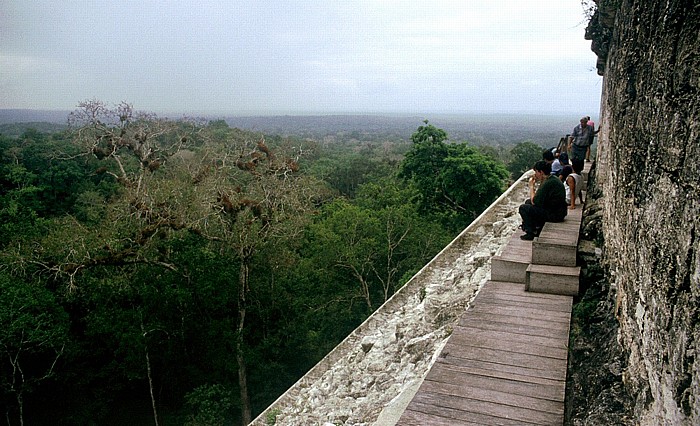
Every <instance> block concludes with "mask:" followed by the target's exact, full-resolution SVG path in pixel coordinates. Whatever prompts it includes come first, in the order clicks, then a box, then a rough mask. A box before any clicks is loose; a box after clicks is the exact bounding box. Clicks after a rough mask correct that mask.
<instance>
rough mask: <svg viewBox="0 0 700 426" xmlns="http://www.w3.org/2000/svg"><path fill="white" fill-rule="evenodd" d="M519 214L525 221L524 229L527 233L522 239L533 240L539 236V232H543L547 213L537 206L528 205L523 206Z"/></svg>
mask: <svg viewBox="0 0 700 426" xmlns="http://www.w3.org/2000/svg"><path fill="white" fill-rule="evenodd" d="M518 212H519V213H520V217H521V218H522V219H523V225H522V229H523V231H525V235H523V236H522V237H521V238H522V239H524V240H532V239H533V238H535V237H536V236H537V235H539V232H540V231H541V230H542V226H544V223H545V220H546V217H545V213H546V212H545V211H544V210H543V209H541V208H539V207H537V206H533V205H532V204H527V203H526V204H523V205H521V206H520V208H519V209H518Z"/></svg>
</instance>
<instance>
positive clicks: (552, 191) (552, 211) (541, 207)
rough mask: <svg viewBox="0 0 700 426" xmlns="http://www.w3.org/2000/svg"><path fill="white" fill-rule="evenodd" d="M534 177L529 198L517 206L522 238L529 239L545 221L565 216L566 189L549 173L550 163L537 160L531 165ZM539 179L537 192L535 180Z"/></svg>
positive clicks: (532, 237) (531, 181) (539, 229)
mask: <svg viewBox="0 0 700 426" xmlns="http://www.w3.org/2000/svg"><path fill="white" fill-rule="evenodd" d="M533 169H534V171H535V176H534V179H530V182H529V186H530V199H529V200H527V201H526V202H525V204H523V205H521V206H520V208H519V212H520V217H522V219H523V225H522V228H523V231H525V235H521V236H520V238H521V239H523V240H527V241H531V240H533V239H534V238H535V237H536V236H537V235H539V232H540V231H541V230H542V227H543V226H544V224H545V222H561V221H563V220H564V218H565V217H566V211H567V208H566V207H567V204H566V190H565V189H564V184H563V183H562V182H561V180H559V178H558V177H557V176H553V175H551V173H552V165H551V164H549V163H547V162H545V161H538V162H536V163H535V165H534V167H533ZM536 181H540V182H542V184H541V185H540V187H539V189H538V190H537V192H535V182H536Z"/></svg>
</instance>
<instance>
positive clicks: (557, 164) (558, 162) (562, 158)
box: [552, 152, 569, 176]
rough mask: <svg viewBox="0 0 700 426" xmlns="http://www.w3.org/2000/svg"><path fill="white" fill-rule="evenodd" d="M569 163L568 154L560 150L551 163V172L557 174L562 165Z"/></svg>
mask: <svg viewBox="0 0 700 426" xmlns="http://www.w3.org/2000/svg"><path fill="white" fill-rule="evenodd" d="M567 165H569V154H567V153H566V152H562V153H561V154H559V156H558V157H557V158H556V159H555V160H554V162H553V163H552V174H553V175H557V176H559V174H560V173H561V170H562V169H563V168H564V166H567Z"/></svg>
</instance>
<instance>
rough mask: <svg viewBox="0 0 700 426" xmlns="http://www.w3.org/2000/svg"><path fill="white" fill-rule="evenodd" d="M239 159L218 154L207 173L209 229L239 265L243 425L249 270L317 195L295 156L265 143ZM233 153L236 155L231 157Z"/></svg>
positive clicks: (241, 150) (246, 418) (247, 147)
mask: <svg viewBox="0 0 700 426" xmlns="http://www.w3.org/2000/svg"><path fill="white" fill-rule="evenodd" d="M235 149H236V150H237V151H238V152H237V155H233V158H231V157H230V154H231V151H230V148H229V149H228V152H219V153H218V154H217V157H218V158H222V159H223V160H222V161H221V162H220V164H219V165H218V166H217V168H216V172H215V173H212V174H210V179H211V180H210V184H211V185H212V188H216V192H217V194H218V197H217V204H216V208H217V212H218V215H217V217H218V218H219V222H218V227H212V228H210V229H208V230H207V233H213V234H210V235H216V236H217V237H216V238H214V239H213V240H214V241H219V242H220V244H219V247H220V249H221V250H222V251H224V252H226V251H228V250H233V255H234V257H235V258H236V260H237V261H238V264H239V273H238V282H237V287H238V303H237V312H238V317H237V322H236V330H235V353H236V360H237V364H238V385H239V393H240V401H241V410H242V416H241V420H242V424H244V425H245V424H248V423H250V421H251V420H252V410H251V404H250V396H249V393H248V375H247V363H246V359H245V340H244V335H245V330H246V326H247V323H246V315H247V310H248V295H249V292H250V283H251V278H250V274H251V270H252V268H251V267H252V264H253V262H254V259H255V255H256V253H257V252H258V250H259V249H260V248H261V247H262V246H264V245H265V244H267V243H269V242H270V241H274V240H283V239H293V238H295V237H296V236H298V235H300V234H301V232H302V230H303V220H304V218H305V215H304V213H305V212H307V211H308V210H309V209H310V208H311V207H312V206H313V205H314V201H315V200H316V197H317V194H318V193H317V192H316V190H314V183H313V182H311V181H310V180H308V179H306V178H305V177H304V176H303V175H301V174H299V165H298V158H297V157H296V155H297V154H298V151H297V152H285V151H288V150H289V149H287V150H285V148H284V147H278V150H273V148H272V147H269V146H268V145H267V144H266V143H265V140H264V139H260V140H259V141H258V142H257V143H255V144H254V145H253V144H252V143H251V144H245V143H244V144H243V145H238V146H236V147H235ZM234 154H236V153H234Z"/></svg>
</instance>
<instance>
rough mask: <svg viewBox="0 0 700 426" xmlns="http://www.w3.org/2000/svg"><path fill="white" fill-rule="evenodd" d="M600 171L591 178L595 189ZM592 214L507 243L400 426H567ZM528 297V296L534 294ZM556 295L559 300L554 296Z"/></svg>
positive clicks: (572, 213) (575, 215) (578, 213)
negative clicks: (581, 258)
mask: <svg viewBox="0 0 700 426" xmlns="http://www.w3.org/2000/svg"><path fill="white" fill-rule="evenodd" d="M590 168H591V163H586V164H585V168H584V182H585V181H587V177H588V173H589V170H590ZM582 213H583V206H577V208H576V209H575V210H569V211H568V215H567V217H566V219H565V220H564V222H559V223H547V224H545V226H544V228H543V229H542V232H541V233H540V236H539V237H538V238H536V239H535V241H533V242H530V241H523V240H521V239H520V235H521V234H522V232H515V234H514V235H513V236H512V237H511V239H510V240H509V241H508V243H507V244H506V246H505V247H504V249H503V252H502V253H501V254H500V255H498V256H494V257H493V258H492V259H491V281H488V282H487V283H486V284H485V285H484V287H483V288H482V289H481V290H480V291H479V293H478V294H477V296H476V298H475V299H474V301H473V302H472V303H471V305H470V307H469V308H468V309H467V310H466V312H465V313H464V315H463V316H462V318H460V321H459V323H458V324H457V325H456V326H455V328H454V330H453V332H452V335H451V336H450V338H449V340H448V341H447V343H446V345H445V347H444V348H443V350H442V351H441V353H440V354H439V356H438V359H437V361H436V362H435V364H433V366H432V368H431V369H430V371H429V372H428V375H427V376H426V378H425V380H424V381H423V383H422V384H421V386H420V388H419V389H418V392H417V393H416V395H415V396H414V398H413V399H412V400H411V402H410V403H409V404H408V406H407V408H406V410H405V411H404V413H403V415H402V416H401V418H400V419H399V421H398V423H397V424H398V425H415V426H418V425H420V426H423V425H435V426H443V425H444V426H447V425H449V426H461V425H562V424H563V423H564V400H565V395H564V394H565V392H566V366H567V357H568V344H569V326H570V320H571V307H572V304H573V297H572V296H574V295H576V294H577V293H578V276H579V273H580V268H579V267H577V266H576V247H577V245H578V233H579V229H580V226H581V219H582ZM526 287H529V288H528V290H530V291H526ZM549 293H554V294H549Z"/></svg>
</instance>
